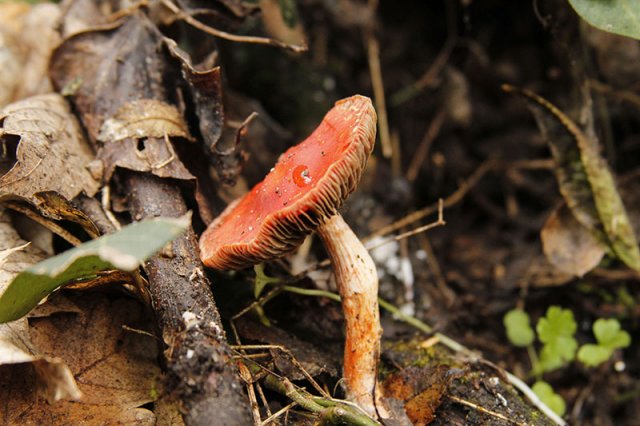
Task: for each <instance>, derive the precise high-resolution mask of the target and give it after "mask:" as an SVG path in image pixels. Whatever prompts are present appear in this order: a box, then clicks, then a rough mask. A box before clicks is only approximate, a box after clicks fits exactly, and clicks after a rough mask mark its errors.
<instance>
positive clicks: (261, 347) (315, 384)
mask: <svg viewBox="0 0 640 426" xmlns="http://www.w3.org/2000/svg"><path fill="white" fill-rule="evenodd" d="M336 296H337V295H336ZM338 301H340V296H338ZM231 349H236V350H239V351H247V350H256V349H258V350H264V349H277V350H279V351H280V352H283V353H285V354H286V355H287V356H289V358H290V359H291V363H292V364H293V365H294V366H295V367H296V368H297V369H298V370H300V372H301V373H302V375H303V376H304V377H305V379H307V380H308V381H309V383H311V385H312V386H313V387H314V388H315V389H316V390H317V391H318V392H320V394H321V395H323V396H324V397H326V398H329V397H330V396H329V395H328V394H327V393H326V391H325V390H324V389H322V386H320V385H319V384H318V382H316V381H315V379H314V378H313V377H312V376H311V374H309V372H308V371H307V370H305V369H304V367H303V366H302V364H300V362H299V361H298V360H297V359H296V357H295V355H294V354H293V352H291V351H290V350H289V349H287V348H285V347H284V346H280V345H238V346H231ZM243 353H244V352H243Z"/></svg>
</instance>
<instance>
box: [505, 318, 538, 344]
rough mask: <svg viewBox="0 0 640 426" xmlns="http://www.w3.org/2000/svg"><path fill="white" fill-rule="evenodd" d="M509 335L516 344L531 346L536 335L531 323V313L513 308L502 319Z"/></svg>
mask: <svg viewBox="0 0 640 426" xmlns="http://www.w3.org/2000/svg"><path fill="white" fill-rule="evenodd" d="M502 322H503V323H504V326H505V328H506V330H507V337H508V338H509V341H510V342H511V343H512V344H513V345H514V346H520V347H523V346H529V345H530V344H532V343H533V339H534V337H535V335H534V333H533V329H532V328H531V325H530V323H529V315H528V314H527V313H526V312H525V311H523V310H522V309H512V310H510V311H509V312H507V313H506V314H505V316H504V318H503V319H502Z"/></svg>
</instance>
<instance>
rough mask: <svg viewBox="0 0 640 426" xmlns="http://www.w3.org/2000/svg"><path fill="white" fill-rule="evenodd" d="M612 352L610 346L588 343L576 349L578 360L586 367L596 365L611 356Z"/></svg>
mask: <svg viewBox="0 0 640 426" xmlns="http://www.w3.org/2000/svg"><path fill="white" fill-rule="evenodd" d="M612 354H613V349H611V348H607V347H605V346H600V345H594V344H592V343H588V344H586V345H582V346H581V347H580V350H579V351H578V361H580V362H581V363H583V364H584V365H585V366H587V367H597V366H598V365H600V364H602V363H603V362H605V361H606V360H608V359H609V358H611V355H612Z"/></svg>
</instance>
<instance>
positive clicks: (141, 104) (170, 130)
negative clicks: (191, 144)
mask: <svg viewBox="0 0 640 426" xmlns="http://www.w3.org/2000/svg"><path fill="white" fill-rule="evenodd" d="M167 136H168V137H180V138H185V139H190V138H191V136H190V135H189V130H188V129H187V123H185V122H184V119H183V118H182V114H180V112H179V111H178V109H177V108H176V107H174V106H173V105H169V104H166V103H164V102H161V101H158V100H155V99H140V100H135V101H132V102H127V103H126V104H124V105H123V106H122V107H120V109H118V111H116V113H115V114H114V115H113V116H112V117H110V118H108V119H107V120H106V121H105V122H104V123H103V124H102V128H101V129H100V133H99V134H98V140H100V141H102V142H109V141H119V140H122V139H145V138H159V139H161V138H164V137H167Z"/></svg>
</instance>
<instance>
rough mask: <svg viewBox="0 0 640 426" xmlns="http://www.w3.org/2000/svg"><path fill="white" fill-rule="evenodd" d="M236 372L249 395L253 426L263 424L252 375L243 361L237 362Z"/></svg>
mask: <svg viewBox="0 0 640 426" xmlns="http://www.w3.org/2000/svg"><path fill="white" fill-rule="evenodd" d="M238 373H240V377H241V378H242V380H244V382H245V384H246V385H247V394H248V396H249V404H250V405H251V414H252V415H253V424H254V426H261V425H263V424H264V422H263V421H262V418H261V417H260V407H259V406H258V400H257V399H256V390H255V387H254V386H253V377H252V376H251V372H249V369H248V368H247V366H246V365H245V364H244V363H241V362H240V363H238Z"/></svg>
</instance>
